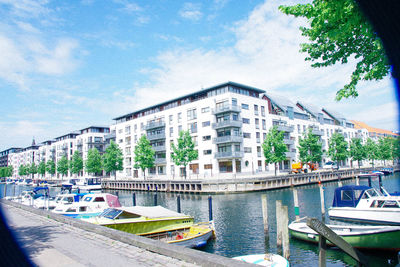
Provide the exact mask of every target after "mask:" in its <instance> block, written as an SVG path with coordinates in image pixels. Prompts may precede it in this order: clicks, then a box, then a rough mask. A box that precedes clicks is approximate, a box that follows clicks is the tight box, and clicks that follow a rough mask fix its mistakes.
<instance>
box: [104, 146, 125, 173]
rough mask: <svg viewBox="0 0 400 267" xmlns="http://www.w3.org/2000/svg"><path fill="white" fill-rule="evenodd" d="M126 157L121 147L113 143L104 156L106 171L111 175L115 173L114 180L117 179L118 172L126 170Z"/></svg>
mask: <svg viewBox="0 0 400 267" xmlns="http://www.w3.org/2000/svg"><path fill="white" fill-rule="evenodd" d="M123 162H124V157H123V154H122V151H121V149H120V148H119V146H118V145H117V144H116V143H114V142H113V141H111V143H110V145H109V146H108V147H107V148H106V152H105V153H104V155H103V166H104V170H105V171H106V172H109V173H114V179H115V180H116V179H117V171H122V170H123V169H124V164H123Z"/></svg>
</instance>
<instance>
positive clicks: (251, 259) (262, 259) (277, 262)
mask: <svg viewBox="0 0 400 267" xmlns="http://www.w3.org/2000/svg"><path fill="white" fill-rule="evenodd" d="M233 259H235V260H240V261H244V262H247V263H253V264H257V265H261V266H268V267H289V261H288V260H287V259H285V258H284V257H282V256H281V255H278V254H272V253H266V254H253V255H245V256H238V257H234V258H233Z"/></svg>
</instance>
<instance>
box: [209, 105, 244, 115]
mask: <svg viewBox="0 0 400 267" xmlns="http://www.w3.org/2000/svg"><path fill="white" fill-rule="evenodd" d="M224 112H240V106H237V105H236V106H233V105H226V106H222V107H217V108H213V109H212V114H213V115H217V114H220V113H224Z"/></svg>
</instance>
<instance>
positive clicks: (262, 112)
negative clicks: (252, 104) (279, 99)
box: [261, 106, 265, 117]
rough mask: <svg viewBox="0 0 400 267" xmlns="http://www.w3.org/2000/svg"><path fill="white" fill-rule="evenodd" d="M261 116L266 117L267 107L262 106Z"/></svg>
mask: <svg viewBox="0 0 400 267" xmlns="http://www.w3.org/2000/svg"><path fill="white" fill-rule="evenodd" d="M261 116H263V117H265V107H264V106H261Z"/></svg>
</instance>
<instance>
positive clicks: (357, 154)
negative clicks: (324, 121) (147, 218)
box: [349, 138, 367, 169]
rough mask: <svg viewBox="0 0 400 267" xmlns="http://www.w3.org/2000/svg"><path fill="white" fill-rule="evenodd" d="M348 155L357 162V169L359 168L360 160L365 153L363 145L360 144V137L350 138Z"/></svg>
mask: <svg viewBox="0 0 400 267" xmlns="http://www.w3.org/2000/svg"><path fill="white" fill-rule="evenodd" d="M349 156H350V157H351V159H352V163H353V161H354V160H356V161H357V163H358V169H360V165H361V161H362V160H363V159H366V157H367V155H366V153H365V148H364V145H363V144H362V140H361V138H352V139H351V143H350V149H349Z"/></svg>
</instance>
